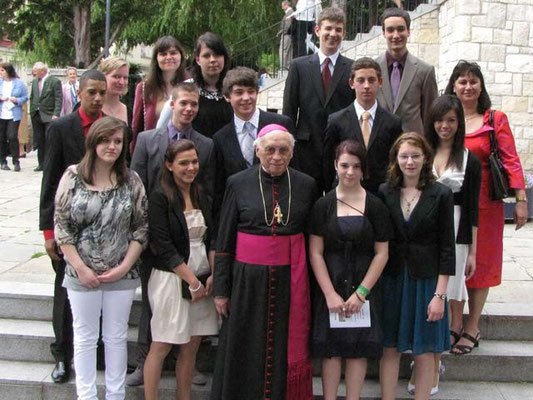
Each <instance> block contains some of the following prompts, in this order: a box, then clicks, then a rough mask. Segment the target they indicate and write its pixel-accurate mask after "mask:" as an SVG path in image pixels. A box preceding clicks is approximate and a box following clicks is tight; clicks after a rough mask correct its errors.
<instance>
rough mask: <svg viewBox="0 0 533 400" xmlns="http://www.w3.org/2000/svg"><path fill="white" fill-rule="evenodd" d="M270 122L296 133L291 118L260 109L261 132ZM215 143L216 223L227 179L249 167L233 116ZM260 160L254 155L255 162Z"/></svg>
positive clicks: (219, 132) (214, 209)
mask: <svg viewBox="0 0 533 400" xmlns="http://www.w3.org/2000/svg"><path fill="white" fill-rule="evenodd" d="M269 124H278V125H282V126H284V127H285V128H287V130H288V131H289V132H290V133H292V134H294V124H293V123H292V121H291V120H290V118H288V117H286V116H285V115H280V114H276V113H271V112H266V111H262V110H259V126H258V127H257V131H258V132H259V131H260V130H261V129H262V128H263V127H264V126H266V125H269ZM213 142H214V144H215V159H216V172H215V195H214V204H213V211H214V215H215V224H216V223H217V221H218V213H219V210H220V207H221V206H222V199H223V198H224V190H225V189H226V181H227V180H228V178H229V177H230V176H231V175H233V174H236V173H237V172H240V171H244V170H245V169H246V168H247V165H246V160H245V159H244V156H243V155H242V152H241V147H240V146H239V140H238V139H237V132H235V123H234V121H233V118H232V120H231V122H230V123H229V124H226V125H225V126H224V127H223V128H222V129H220V130H219V131H218V132H217V133H215V135H214V136H213ZM258 162H259V160H258V159H257V157H256V156H254V164H257V163H258Z"/></svg>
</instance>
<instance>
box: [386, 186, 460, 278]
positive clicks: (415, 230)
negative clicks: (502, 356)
mask: <svg viewBox="0 0 533 400" xmlns="http://www.w3.org/2000/svg"><path fill="white" fill-rule="evenodd" d="M378 194H379V196H380V197H381V199H382V200H383V202H384V203H385V205H386V206H387V208H388V209H389V211H390V214H391V218H392V222H393V226H394V239H393V240H391V241H390V242H389V250H390V252H389V262H388V264H387V266H386V268H385V271H384V273H385V274H388V275H391V274H398V273H400V271H402V269H403V268H409V275H410V276H411V277H412V278H414V279H427V278H433V277H437V276H438V275H454V274H455V233H454V227H453V194H452V191H451V190H450V189H449V188H448V187H446V186H444V185H442V184H440V183H438V182H435V183H433V184H430V185H428V186H426V187H425V188H424V190H423V191H422V194H421V195H420V199H419V200H418V203H417V204H416V206H415V208H414V210H413V211H412V212H411V216H410V218H409V222H408V223H405V220H404V217H403V213H402V209H401V206H400V190H399V189H395V188H392V187H390V186H389V184H388V183H384V184H382V185H381V186H380V187H379V193H378Z"/></svg>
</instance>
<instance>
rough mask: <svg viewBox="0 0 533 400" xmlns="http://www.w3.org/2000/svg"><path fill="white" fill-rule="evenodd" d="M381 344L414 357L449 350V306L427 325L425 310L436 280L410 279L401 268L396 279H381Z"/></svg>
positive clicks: (390, 277) (431, 296)
mask: <svg viewBox="0 0 533 400" xmlns="http://www.w3.org/2000/svg"><path fill="white" fill-rule="evenodd" d="M381 285H382V301H383V313H382V315H383V339H384V340H383V345H384V346H385V347H396V348H397V349H398V351H399V352H404V351H407V350H411V351H412V353H413V355H419V354H424V353H442V352H444V351H447V350H450V329H449V325H448V305H447V303H446V304H445V306H444V317H443V318H442V319H441V320H439V321H436V322H427V321H426V320H427V309H428V305H429V303H430V301H431V300H432V299H433V294H434V293H435V289H436V287H437V278H436V277H435V278H430V279H412V278H411V277H410V276H409V271H408V269H407V268H404V269H403V271H402V272H401V273H400V274H398V275H396V276H392V275H391V276H383V277H382V279H381Z"/></svg>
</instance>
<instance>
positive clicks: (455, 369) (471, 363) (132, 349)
mask: <svg viewBox="0 0 533 400" xmlns="http://www.w3.org/2000/svg"><path fill="white" fill-rule="evenodd" d="M53 338H54V335H53V331H52V326H51V324H50V323H49V322H47V321H28V320H13V319H0V359H1V360H12V361H36V362H49V363H53V361H54V360H53V357H52V355H51V353H50V343H52V341H53ZM136 339H137V332H136V329H134V328H130V330H129V332H128V363H129V364H130V365H135V357H136ZM215 354H216V349H215V348H214V347H213V346H211V345H209V344H204V345H203V346H202V348H201V351H200V352H199V355H198V361H197V366H198V369H199V370H200V371H207V372H211V371H212V370H213V365H214V360H215ZM410 360H411V357H410V355H409V354H405V355H403V356H402V366H401V371H400V375H401V376H402V377H408V376H409V374H410V369H409V362H410ZM442 360H443V363H444V365H445V366H446V369H447V370H446V375H445V379H451V380H465V381H481V380H491V381H498V382H516V381H521V382H533V373H531V371H533V341H504V340H483V339H482V341H481V342H480V347H479V348H476V349H475V350H474V352H473V353H472V354H470V355H467V356H455V355H452V354H444V355H443V357H442ZM314 374H315V376H319V375H320V365H319V363H318V362H315V368H314ZM368 375H369V376H371V377H377V376H378V365H377V362H370V363H369V370H368Z"/></svg>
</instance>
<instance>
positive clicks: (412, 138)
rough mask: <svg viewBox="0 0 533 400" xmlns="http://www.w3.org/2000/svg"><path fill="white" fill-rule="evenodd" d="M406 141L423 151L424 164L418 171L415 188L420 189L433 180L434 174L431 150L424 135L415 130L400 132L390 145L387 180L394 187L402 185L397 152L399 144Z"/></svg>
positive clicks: (397, 187)
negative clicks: (418, 175)
mask: <svg viewBox="0 0 533 400" xmlns="http://www.w3.org/2000/svg"><path fill="white" fill-rule="evenodd" d="M406 142H407V143H409V144H410V145H412V146H415V147H418V148H419V149H420V150H422V153H424V165H423V166H422V170H421V171H420V178H419V179H418V185H417V189H420V190H422V189H423V188H424V187H426V185H428V184H430V183H433V182H435V176H434V175H433V150H432V149H431V146H430V145H429V143H428V142H427V140H426V139H424V136H422V135H420V134H419V133H416V132H407V133H403V134H401V135H400V137H399V138H398V139H396V141H395V142H394V144H393V145H392V147H391V149H390V152H389V170H388V182H389V185H390V186H391V187H393V188H395V189H399V188H401V187H402V185H403V173H402V171H401V169H400V166H399V164H398V152H399V151H400V146H401V145H402V144H404V143H406Z"/></svg>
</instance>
